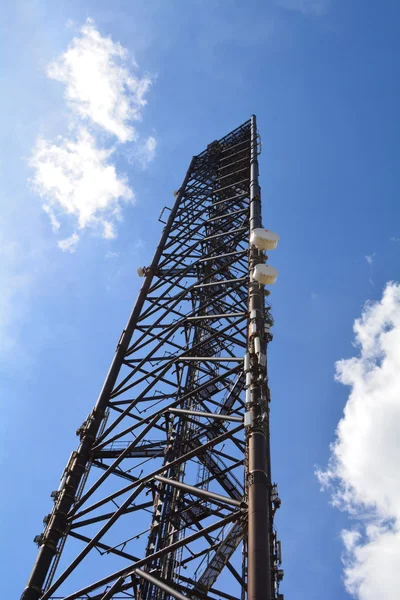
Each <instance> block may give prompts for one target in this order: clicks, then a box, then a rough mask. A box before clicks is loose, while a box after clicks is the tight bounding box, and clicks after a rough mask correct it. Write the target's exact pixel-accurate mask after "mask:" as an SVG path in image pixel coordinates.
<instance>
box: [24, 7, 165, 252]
mask: <svg viewBox="0 0 400 600" xmlns="http://www.w3.org/2000/svg"><path fill="white" fill-rule="evenodd" d="M136 70H137V66H136V64H135V63H134V61H133V60H132V59H131V58H130V56H129V53H128V51H127V50H126V49H125V48H123V47H122V46H121V45H120V44H119V43H116V42H114V41H113V40H112V39H111V38H110V37H104V36H102V35H101V34H100V33H99V31H98V30H97V29H96V27H95V25H94V22H93V21H92V20H91V19H88V20H87V21H86V23H85V25H84V26H83V27H82V28H81V29H80V30H79V32H78V34H77V36H76V37H74V38H73V40H72V42H71V44H70V45H69V47H68V49H67V50H66V51H65V52H64V53H63V54H62V55H61V56H60V57H59V58H57V60H55V61H54V62H52V63H51V64H50V65H49V67H48V69H47V75H48V76H49V77H50V78H52V79H55V80H57V81H60V82H62V83H63V84H64V85H65V98H66V101H67V106H68V108H69V109H70V114H69V117H68V121H67V125H68V129H69V134H68V135H67V136H66V137H61V136H58V138H57V139H56V140H47V139H45V138H44V137H39V138H38V139H37V141H36V145H35V147H34V149H33V151H32V156H31V159H30V166H31V167H32V169H33V177H32V179H31V183H32V185H33V188H34V190H35V191H36V193H37V194H38V195H39V196H40V197H41V198H43V210H44V211H45V212H46V213H47V214H48V216H49V219H50V223H51V226H52V229H53V231H54V232H56V233H57V232H59V231H60V230H61V227H62V225H63V222H64V220H63V217H67V222H69V224H71V220H72V226H73V228H74V229H78V231H79V232H82V231H83V230H84V229H86V228H88V227H90V228H92V229H94V230H96V232H97V233H98V234H99V235H101V236H102V237H104V238H106V239H113V238H115V237H116V235H117V232H116V222H117V221H118V220H120V219H122V206H123V203H125V202H127V201H129V202H131V203H132V202H133V200H134V193H133V191H132V189H131V187H130V185H129V183H128V180H127V178H126V176H125V175H124V174H121V173H119V172H117V168H116V166H115V164H114V163H113V161H112V157H113V154H114V152H115V144H126V143H128V142H129V149H128V152H130V153H131V154H132V155H135V154H136V155H137V157H138V161H139V162H140V164H141V165H142V166H144V165H146V164H148V163H149V162H150V161H151V160H153V159H154V156H155V151H156V145H157V142H156V139H155V138H154V137H152V136H151V137H149V138H147V139H146V140H145V141H142V140H140V139H139V136H138V132H137V130H136V127H135V126H134V123H135V122H138V121H140V120H141V118H142V111H143V108H144V106H145V105H146V94H147V92H148V90H149V88H150V85H151V78H150V77H149V76H143V77H139V76H138V75H136V74H135V72H136ZM104 136H106V140H105V139H104ZM107 137H108V138H109V139H110V141H111V144H114V145H111V146H110V144H106V141H107ZM78 240H79V234H78V233H77V232H76V231H75V232H74V233H73V234H72V235H71V236H70V237H68V238H66V239H65V240H61V241H60V242H59V243H58V246H59V248H60V249H61V250H64V251H68V252H74V251H75V249H76V245H77V243H78Z"/></svg>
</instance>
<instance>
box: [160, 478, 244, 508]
mask: <svg viewBox="0 0 400 600" xmlns="http://www.w3.org/2000/svg"><path fill="white" fill-rule="evenodd" d="M154 479H156V480H157V481H160V482H161V483H165V484H166V485H172V486H173V487H176V488H178V489H180V490H183V491H185V492H188V493H189V494H192V495H193V496H198V497H199V498H209V499H210V500H216V501H217V502H223V503H224V504H231V505H232V506H237V507H238V508H245V506H246V504H245V502H243V501H241V500H234V499H233V498H229V497H228V496H221V494H216V493H215V492H209V491H208V490H203V489H201V488H197V487H195V486H193V485H188V484H187V483H183V481H175V480H174V479H169V478H168V477H162V476H161V475H157V476H156V477H154Z"/></svg>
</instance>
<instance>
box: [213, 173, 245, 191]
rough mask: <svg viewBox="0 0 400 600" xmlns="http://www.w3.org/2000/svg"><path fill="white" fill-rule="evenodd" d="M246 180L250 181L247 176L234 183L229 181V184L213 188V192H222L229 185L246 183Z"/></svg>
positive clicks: (229, 186)
mask: <svg viewBox="0 0 400 600" xmlns="http://www.w3.org/2000/svg"><path fill="white" fill-rule="evenodd" d="M246 181H250V179H249V178H248V177H246V179H241V180H240V181H235V182H234V183H230V184H229V185H226V186H225V187H223V188H217V189H215V190H214V194H218V193H219V192H223V191H224V190H227V189H229V188H231V187H233V186H234V185H241V184H242V183H246Z"/></svg>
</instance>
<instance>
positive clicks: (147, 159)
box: [125, 136, 157, 169]
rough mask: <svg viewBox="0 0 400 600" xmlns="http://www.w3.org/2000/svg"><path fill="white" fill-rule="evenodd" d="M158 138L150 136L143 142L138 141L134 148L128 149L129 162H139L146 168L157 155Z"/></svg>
mask: <svg viewBox="0 0 400 600" xmlns="http://www.w3.org/2000/svg"><path fill="white" fill-rule="evenodd" d="M156 150H157V140H156V139H155V138H154V137H153V136H150V137H148V138H147V140H146V141H145V142H144V144H142V143H138V144H136V145H135V147H133V148H129V149H128V150H127V151H126V153H125V154H126V158H127V160H128V162H129V163H131V164H134V163H138V164H139V165H140V166H141V167H142V169H145V168H146V167H147V166H148V164H149V163H151V161H152V160H154V158H155V156H156Z"/></svg>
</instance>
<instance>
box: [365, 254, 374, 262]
mask: <svg viewBox="0 0 400 600" xmlns="http://www.w3.org/2000/svg"><path fill="white" fill-rule="evenodd" d="M374 258H375V252H374V253H373V254H369V255H367V256H366V257H365V260H366V261H367V263H368V264H369V265H372V264H373V262H374Z"/></svg>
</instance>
